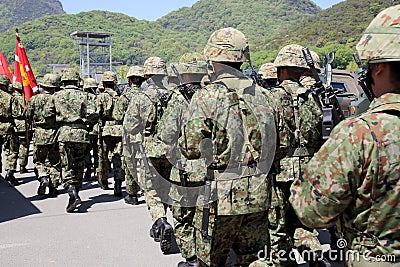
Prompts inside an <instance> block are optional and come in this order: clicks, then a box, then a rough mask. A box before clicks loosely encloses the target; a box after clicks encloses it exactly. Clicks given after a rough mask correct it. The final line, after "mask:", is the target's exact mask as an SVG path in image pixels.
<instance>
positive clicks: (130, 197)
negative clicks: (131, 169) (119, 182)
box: [124, 195, 139, 205]
mask: <svg viewBox="0 0 400 267" xmlns="http://www.w3.org/2000/svg"><path fill="white" fill-rule="evenodd" d="M124 200H125V203H126V204H130V205H139V201H138V198H137V197H136V196H134V195H127V196H126V197H125V198H124Z"/></svg>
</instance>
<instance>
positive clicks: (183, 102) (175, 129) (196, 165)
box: [159, 53, 207, 267]
mask: <svg viewBox="0 0 400 267" xmlns="http://www.w3.org/2000/svg"><path fill="white" fill-rule="evenodd" d="M174 66H175V65H174ZM176 70H177V71H178V73H179V74H180V75H181V77H182V78H183V79H184V80H183V82H184V85H181V86H180V87H176V88H174V90H173V93H172V96H171V100H170V102H169V105H168V107H167V109H166V110H165V113H164V115H163V117H162V119H161V122H160V131H159V139H160V140H161V141H163V142H164V143H165V144H166V145H168V146H169V147H170V148H169V149H168V150H169V152H170V153H171V154H172V155H171V158H174V159H175V158H176V161H174V162H172V163H173V164H174V166H173V168H172V170H171V176H170V179H171V182H172V183H173V184H174V185H179V186H184V187H196V186H200V185H202V181H203V180H204V176H205V175H206V165H205V162H204V160H202V159H199V160H187V159H186V158H185V157H183V156H182V155H181V154H180V153H179V150H178V146H177V141H178V138H179V136H180V134H181V128H182V126H183V125H184V123H185V121H188V119H189V114H188V113H187V109H188V105H189V103H190V99H191V97H192V94H193V93H194V92H195V91H196V90H198V89H199V88H200V87H201V86H200V82H201V79H202V78H203V76H204V75H206V74H207V63H206V62H205V58H204V57H203V56H202V55H201V54H199V53H186V54H184V55H182V57H181V59H180V63H178V64H176ZM171 71H172V69H171ZM168 75H169V76H170V75H171V74H170V73H168ZM174 77H177V75H176V74H175V75H174ZM178 83H179V82H178ZM180 90H181V91H180ZM200 170H202V171H200ZM181 191H183V190H180V188H178V187H176V186H172V187H171V193H170V195H171V198H172V200H173V202H172V215H173V218H174V231H175V237H176V241H177V244H178V247H179V249H180V252H181V255H182V257H184V258H185V259H186V262H181V263H179V264H178V266H179V267H184V266H193V264H194V262H195V261H196V247H195V228H194V225H193V219H194V214H195V210H196V208H195V205H190V203H186V202H188V201H187V199H185V198H187V197H188V196H187V195H185V194H182V192H181ZM184 193H187V192H184ZM191 264H192V265H191Z"/></svg>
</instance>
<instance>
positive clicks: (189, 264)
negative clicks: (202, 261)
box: [178, 256, 199, 267]
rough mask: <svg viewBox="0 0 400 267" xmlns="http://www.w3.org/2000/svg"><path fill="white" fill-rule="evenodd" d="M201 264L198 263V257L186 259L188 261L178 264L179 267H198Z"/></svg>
mask: <svg viewBox="0 0 400 267" xmlns="http://www.w3.org/2000/svg"><path fill="white" fill-rule="evenodd" d="M198 266H199V263H198V262H197V258H196V256H195V257H193V259H192V258H190V259H186V261H181V262H180V263H178V267H198Z"/></svg>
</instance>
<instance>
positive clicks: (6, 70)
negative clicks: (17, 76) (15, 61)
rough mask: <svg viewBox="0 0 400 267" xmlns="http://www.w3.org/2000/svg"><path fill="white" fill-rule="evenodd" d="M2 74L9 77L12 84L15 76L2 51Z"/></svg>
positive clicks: (0, 65)
mask: <svg viewBox="0 0 400 267" xmlns="http://www.w3.org/2000/svg"><path fill="white" fill-rule="evenodd" d="M0 74H5V75H7V76H8V78H9V79H10V82H11V83H12V81H13V76H12V72H11V68H10V65H8V62H7V60H6V58H5V57H4V55H3V53H2V52H1V51H0Z"/></svg>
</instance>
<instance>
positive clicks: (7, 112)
mask: <svg viewBox="0 0 400 267" xmlns="http://www.w3.org/2000/svg"><path fill="white" fill-rule="evenodd" d="M22 118H23V106H22V105H21V103H20V101H18V100H17V99H16V98H15V97H14V96H12V95H11V92H10V79H9V78H8V77H7V75H4V74H0V152H1V151H2V148H3V146H4V149H5V153H4V154H5V156H6V157H7V161H6V171H7V174H6V177H5V179H6V180H7V181H8V182H9V183H10V185H12V186H17V185H19V184H20V183H19V182H18V180H17V179H15V177H14V173H15V170H16V161H15V160H13V158H14V157H15V155H14V152H13V151H15V150H17V149H18V138H17V135H16V134H15V132H14V127H15V123H14V119H22ZM11 147H14V148H13V149H10V148H11ZM1 164H2V163H0V170H2V165H1Z"/></svg>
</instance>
